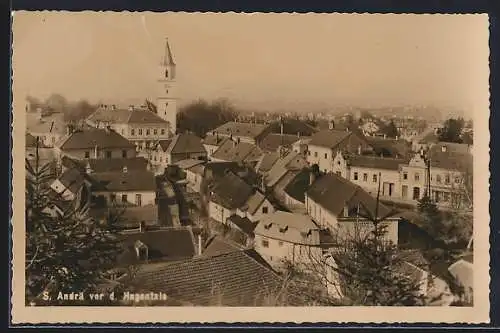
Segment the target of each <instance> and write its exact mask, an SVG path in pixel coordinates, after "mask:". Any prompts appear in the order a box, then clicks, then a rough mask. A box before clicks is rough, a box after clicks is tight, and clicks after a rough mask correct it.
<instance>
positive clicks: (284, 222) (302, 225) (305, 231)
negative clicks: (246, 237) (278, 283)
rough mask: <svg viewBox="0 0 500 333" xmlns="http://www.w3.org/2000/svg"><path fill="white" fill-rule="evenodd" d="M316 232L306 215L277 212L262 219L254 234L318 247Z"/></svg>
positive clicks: (317, 233) (315, 226)
mask: <svg viewBox="0 0 500 333" xmlns="http://www.w3.org/2000/svg"><path fill="white" fill-rule="evenodd" d="M318 230H319V228H318V226H317V225H316V224H315V223H314V222H313V221H312V220H311V218H310V217H309V216H308V215H303V214H294V213H289V212H283V211H279V210H278V211H276V212H274V213H272V214H268V215H265V216H264V217H262V219H261V220H260V221H259V223H258V224H257V226H256V228H255V230H254V233H255V234H256V235H264V236H267V237H271V238H274V239H279V240H283V241H287V242H291V243H296V244H304V245H310V246H319V245H320V239H319V231H318Z"/></svg>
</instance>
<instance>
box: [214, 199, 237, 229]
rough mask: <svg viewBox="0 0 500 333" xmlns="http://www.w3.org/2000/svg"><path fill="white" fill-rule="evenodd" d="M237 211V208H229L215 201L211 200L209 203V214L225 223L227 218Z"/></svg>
mask: <svg viewBox="0 0 500 333" xmlns="http://www.w3.org/2000/svg"><path fill="white" fill-rule="evenodd" d="M235 213H236V209H234V210H230V209H227V208H225V207H222V206H221V205H219V204H216V203H215V202H213V201H209V203H208V216H209V217H210V218H211V219H213V220H215V221H217V222H220V223H223V224H225V223H226V219H227V218H228V217H230V216H231V215H233V214H235Z"/></svg>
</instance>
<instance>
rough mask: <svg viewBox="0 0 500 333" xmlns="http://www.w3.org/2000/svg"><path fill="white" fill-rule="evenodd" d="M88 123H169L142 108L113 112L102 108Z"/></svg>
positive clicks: (95, 112) (89, 118) (91, 116)
mask: <svg viewBox="0 0 500 333" xmlns="http://www.w3.org/2000/svg"><path fill="white" fill-rule="evenodd" d="M87 121H89V122H92V123H99V122H101V123H111V124H167V121H166V120H164V119H162V118H161V117H160V116H158V115H157V114H156V113H153V112H151V111H149V110H145V109H141V108H133V109H123V108H117V109H115V110H113V109H111V108H102V107H100V108H98V109H97V110H96V111H94V113H92V114H91V115H90V116H88V118H87Z"/></svg>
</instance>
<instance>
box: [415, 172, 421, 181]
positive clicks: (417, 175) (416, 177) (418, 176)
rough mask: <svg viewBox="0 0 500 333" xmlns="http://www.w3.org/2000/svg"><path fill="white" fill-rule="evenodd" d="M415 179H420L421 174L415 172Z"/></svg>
mask: <svg viewBox="0 0 500 333" xmlns="http://www.w3.org/2000/svg"><path fill="white" fill-rule="evenodd" d="M415 181H416V182H419V181H420V174H419V173H418V172H415Z"/></svg>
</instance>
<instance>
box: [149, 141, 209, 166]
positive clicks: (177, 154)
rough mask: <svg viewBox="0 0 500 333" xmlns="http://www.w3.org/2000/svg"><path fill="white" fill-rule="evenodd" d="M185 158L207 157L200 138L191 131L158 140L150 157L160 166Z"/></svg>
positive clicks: (202, 158)
mask: <svg viewBox="0 0 500 333" xmlns="http://www.w3.org/2000/svg"><path fill="white" fill-rule="evenodd" d="M187 159H195V160H206V159H207V151H206V150H205V147H203V144H202V142H201V139H200V138H199V137H197V136H196V135H194V134H191V133H182V134H177V135H175V136H174V137H173V138H171V139H168V140H160V141H159V142H158V144H157V145H156V147H155V148H154V149H153V150H152V152H151V157H150V160H151V163H152V164H153V165H155V166H160V167H162V168H165V167H167V166H168V165H172V164H176V163H177V162H179V161H182V160H187Z"/></svg>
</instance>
